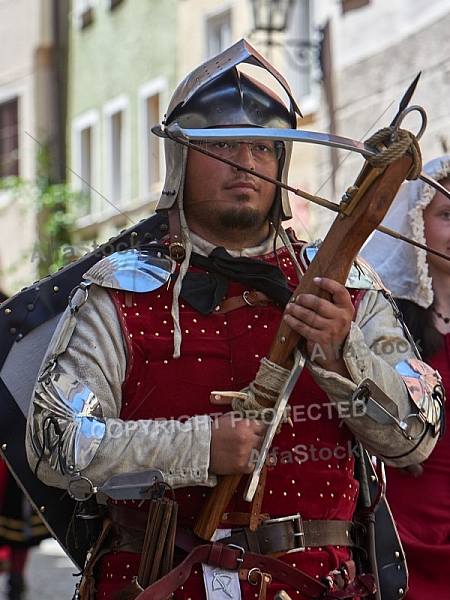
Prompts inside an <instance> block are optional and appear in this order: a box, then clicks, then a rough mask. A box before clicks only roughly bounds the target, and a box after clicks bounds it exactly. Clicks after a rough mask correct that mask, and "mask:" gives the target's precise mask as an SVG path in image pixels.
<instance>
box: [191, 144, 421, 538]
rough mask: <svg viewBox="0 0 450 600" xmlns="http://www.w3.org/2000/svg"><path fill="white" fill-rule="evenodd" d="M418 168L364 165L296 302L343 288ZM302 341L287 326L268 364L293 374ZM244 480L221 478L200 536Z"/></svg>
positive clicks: (407, 158) (404, 163)
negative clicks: (327, 284) (324, 285)
mask: <svg viewBox="0 0 450 600" xmlns="http://www.w3.org/2000/svg"><path fill="white" fill-rule="evenodd" d="M412 165H413V158H412V156H411V155H410V154H409V153H407V152H405V153H404V154H403V155H401V156H400V157H399V158H396V159H395V160H393V162H391V163H390V164H388V166H386V167H384V168H380V167H374V166H372V165H371V164H369V163H368V162H366V163H365V164H364V166H363V168H362V170H361V172H360V174H359V175H358V178H357V180H356V182H355V184H354V186H352V187H351V188H349V190H347V193H346V195H345V199H343V200H342V202H341V205H340V211H339V213H338V215H337V217H336V218H335V220H334V222H333V224H332V226H331V228H330V230H329V232H328V234H327V236H326V237H325V239H324V241H323V242H322V244H321V245H320V247H319V250H318V252H317V254H316V255H315V257H314V259H313V261H312V262H311V264H310V265H309V267H308V269H307V270H306V272H305V274H304V276H303V278H302V279H301V281H300V283H299V284H298V286H297V288H296V290H295V292H294V293H293V296H297V295H298V294H315V295H319V294H320V295H323V292H322V291H320V290H319V289H318V288H317V286H316V285H315V284H314V283H313V279H314V277H328V278H331V279H334V280H335V281H337V282H339V283H342V284H344V283H345V282H346V280H347V276H348V273H349V271H350V268H351V266H352V264H353V262H354V260H355V258H356V256H357V254H358V252H359V251H360V249H361V247H362V246H363V244H364V242H365V241H366V240H367V239H368V237H369V236H370V234H371V233H372V232H373V231H374V230H375V229H376V228H377V227H378V225H379V224H380V223H381V221H382V220H383V218H384V216H385V214H386V212H387V211H388V209H389V206H390V205H391V203H392V201H393V199H394V198H395V196H396V194H397V192H398V189H399V188H400V186H401V184H402V183H403V181H404V180H405V179H406V178H407V177H408V174H409V173H410V171H411V167H412ZM323 297H325V296H323ZM300 340H301V336H300V335H299V334H297V333H296V332H295V331H293V330H292V329H291V328H290V327H288V326H287V325H286V324H285V323H284V321H283V320H281V324H280V326H279V328H278V330H277V333H276V335H275V337H274V340H273V342H272V345H271V348H270V350H269V354H268V356H267V358H268V359H269V360H270V361H271V362H273V363H275V364H277V365H280V366H283V367H286V368H291V364H292V361H293V358H292V353H293V351H294V349H295V347H296V346H297V344H298V343H299V342H300ZM257 400H258V402H259V403H260V404H261V405H262V406H267V402H266V401H265V400H264V399H263V398H257ZM241 477H242V475H240V474H239V475H225V476H219V478H218V483H217V485H216V487H215V488H213V489H212V490H211V491H210V493H209V495H208V496H207V498H206V500H205V503H204V505H203V507H202V509H201V512H200V514H199V517H198V520H197V523H196V527H195V529H194V531H195V533H196V534H197V535H199V536H200V537H203V538H205V539H210V538H211V536H212V535H213V533H214V531H215V530H216V528H217V525H218V524H219V522H220V520H221V518H222V515H223V513H224V511H225V509H226V507H227V505H228V503H229V502H230V500H231V498H232V496H233V494H234V492H235V490H236V488H237V486H238V484H239V482H240V479H241Z"/></svg>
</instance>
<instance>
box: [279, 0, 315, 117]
mask: <svg viewBox="0 0 450 600" xmlns="http://www.w3.org/2000/svg"><path fill="white" fill-rule="evenodd" d="M313 10H314V5H313V0H295V1H294V4H293V7H292V14H291V18H290V21H289V25H288V28H287V30H286V34H285V67H284V70H283V74H284V76H285V77H286V79H287V81H288V82H289V84H290V86H291V88H292V92H293V94H294V97H295V98H296V99H297V101H298V103H299V105H300V109H301V111H302V113H303V114H308V113H311V112H314V111H315V110H316V109H317V107H318V104H319V83H320V79H321V76H322V73H321V64H320V60H321V56H320V36H321V34H320V32H318V31H316V30H315V29H314V12H313Z"/></svg>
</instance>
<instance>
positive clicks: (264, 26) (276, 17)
mask: <svg viewBox="0 0 450 600" xmlns="http://www.w3.org/2000/svg"><path fill="white" fill-rule="evenodd" d="M250 3H251V6H252V9H253V31H265V32H266V33H267V41H266V44H267V46H269V47H270V46H273V45H274V44H275V42H274V40H273V33H274V32H280V33H284V32H285V31H286V30H287V29H288V27H289V24H290V23H291V20H292V18H291V16H292V11H293V8H294V4H295V0H250ZM322 39H323V32H322V31H321V30H319V39H318V40H311V39H306V40H285V42H284V45H285V46H293V47H294V49H295V50H294V51H293V52H292V54H293V55H294V56H293V57H292V56H290V54H291V52H287V55H288V58H290V59H291V60H293V61H294V62H295V63H296V66H297V67H300V68H302V67H303V68H304V67H306V69H307V70H309V68H310V66H311V64H312V63H313V62H314V61H315V62H316V64H317V66H318V69H319V72H320V77H319V78H320V79H322V75H323V69H322ZM277 45H279V44H277Z"/></svg>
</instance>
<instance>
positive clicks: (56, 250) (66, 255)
mask: <svg viewBox="0 0 450 600" xmlns="http://www.w3.org/2000/svg"><path fill="white" fill-rule="evenodd" d="M140 245H141V242H139V241H135V240H134V239H133V238H130V240H129V241H119V242H117V243H114V244H113V243H112V242H108V243H104V244H98V243H97V241H96V240H93V241H91V242H87V241H80V242H78V243H76V244H65V243H59V244H56V243H51V242H48V243H47V244H41V242H39V241H36V242H35V244H34V246H33V250H32V252H31V257H30V262H31V263H34V262H35V261H37V260H39V261H43V262H48V263H57V262H58V261H60V260H62V261H64V263H66V264H69V263H71V262H73V261H74V260H77V259H78V258H80V257H82V256H84V255H86V254H90V253H94V254H96V255H97V256H98V257H99V258H101V257H103V256H110V255H111V254H114V253H115V252H127V251H128V250H138V249H139V248H140Z"/></svg>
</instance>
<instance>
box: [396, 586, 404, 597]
mask: <svg viewBox="0 0 450 600" xmlns="http://www.w3.org/2000/svg"><path fill="white" fill-rule="evenodd" d="M404 593H405V590H404V589H403V588H399V589H398V592H397V594H398V595H399V596H403V594H404Z"/></svg>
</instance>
